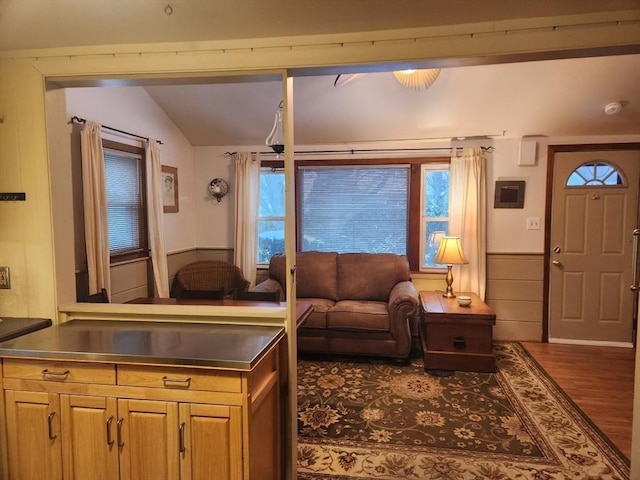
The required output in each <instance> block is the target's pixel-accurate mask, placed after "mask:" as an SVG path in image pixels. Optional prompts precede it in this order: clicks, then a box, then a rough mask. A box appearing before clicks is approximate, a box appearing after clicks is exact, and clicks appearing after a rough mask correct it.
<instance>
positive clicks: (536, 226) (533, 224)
mask: <svg viewBox="0 0 640 480" xmlns="http://www.w3.org/2000/svg"><path fill="white" fill-rule="evenodd" d="M527 230H540V217H527Z"/></svg>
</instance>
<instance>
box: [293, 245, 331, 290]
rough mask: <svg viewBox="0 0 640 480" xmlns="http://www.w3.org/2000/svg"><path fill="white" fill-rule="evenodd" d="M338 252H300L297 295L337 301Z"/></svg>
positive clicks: (297, 261)
mask: <svg viewBox="0 0 640 480" xmlns="http://www.w3.org/2000/svg"><path fill="white" fill-rule="evenodd" d="M337 256H338V254H337V253H336V252H299V253H298V254H297V255H296V257H297V258H296V267H297V270H296V272H297V273H296V278H297V283H296V294H297V296H298V298H300V297H318V298H328V299H331V300H335V299H336V295H337V292H338V281H337V278H336V276H337V273H336V272H337V265H336V257H337Z"/></svg>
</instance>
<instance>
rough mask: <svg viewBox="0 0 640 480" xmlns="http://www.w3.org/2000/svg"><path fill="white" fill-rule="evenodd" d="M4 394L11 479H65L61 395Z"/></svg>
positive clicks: (10, 392)
mask: <svg viewBox="0 0 640 480" xmlns="http://www.w3.org/2000/svg"><path fill="white" fill-rule="evenodd" d="M5 394H6V396H5V401H6V414H7V419H6V420H7V446H8V453H9V478H11V479H12V480H33V479H36V478H43V479H45V478H46V479H47V480H56V479H62V438H61V432H60V399H59V397H58V395H57V394H52V393H41V392H19V391H12V390H8V391H7V392H5Z"/></svg>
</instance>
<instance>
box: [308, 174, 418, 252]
mask: <svg viewBox="0 0 640 480" xmlns="http://www.w3.org/2000/svg"><path fill="white" fill-rule="evenodd" d="M409 172H410V170H409V167H408V166H407V165H393V166H384V165H376V166H345V167H302V168H300V169H299V170H298V182H297V184H296V190H297V192H298V218H299V224H298V232H299V242H298V244H299V246H300V250H301V251H308V250H321V251H333V252H375V253H378V252H386V253H396V254H401V255H405V254H406V253H407V230H408V227H407V219H408V211H409V195H408V192H409Z"/></svg>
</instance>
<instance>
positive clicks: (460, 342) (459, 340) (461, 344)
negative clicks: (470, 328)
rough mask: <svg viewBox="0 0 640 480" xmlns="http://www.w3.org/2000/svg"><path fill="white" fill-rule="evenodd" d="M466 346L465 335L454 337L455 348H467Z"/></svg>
mask: <svg viewBox="0 0 640 480" xmlns="http://www.w3.org/2000/svg"><path fill="white" fill-rule="evenodd" d="M466 346H467V342H466V341H465V340H464V337H453V347H454V348H465V347H466Z"/></svg>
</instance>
